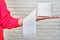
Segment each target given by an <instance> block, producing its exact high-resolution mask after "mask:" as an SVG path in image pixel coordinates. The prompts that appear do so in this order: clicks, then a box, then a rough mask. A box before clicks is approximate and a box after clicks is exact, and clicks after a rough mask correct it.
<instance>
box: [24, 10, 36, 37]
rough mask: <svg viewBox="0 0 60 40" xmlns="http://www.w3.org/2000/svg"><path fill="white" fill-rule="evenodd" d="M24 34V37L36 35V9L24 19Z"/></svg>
mask: <svg viewBox="0 0 60 40" xmlns="http://www.w3.org/2000/svg"><path fill="white" fill-rule="evenodd" d="M23 34H24V37H29V38H33V37H36V9H35V10H34V11H32V13H31V14H30V15H28V16H27V17H26V18H25V19H24V21H23Z"/></svg>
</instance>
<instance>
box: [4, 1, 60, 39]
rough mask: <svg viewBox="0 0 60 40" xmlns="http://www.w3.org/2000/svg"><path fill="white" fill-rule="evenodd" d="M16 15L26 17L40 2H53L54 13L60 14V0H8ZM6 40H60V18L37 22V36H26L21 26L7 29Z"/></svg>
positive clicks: (12, 11) (12, 12) (11, 9)
mask: <svg viewBox="0 0 60 40" xmlns="http://www.w3.org/2000/svg"><path fill="white" fill-rule="evenodd" d="M6 2H7V5H8V8H9V10H10V11H11V14H12V15H13V16H14V17H19V18H20V17H22V18H25V17H26V16H27V15H28V14H29V13H30V12H31V11H32V10H33V9H34V8H35V7H36V4H37V3H38V2H52V3H53V5H52V14H53V15H58V16H60V0H6ZM4 32H5V33H4V36H5V40H60V19H50V20H49V19H47V20H42V21H39V22H37V33H38V34H37V36H38V37H36V38H24V37H23V31H22V27H21V28H15V29H11V30H8V29H5V30H4Z"/></svg>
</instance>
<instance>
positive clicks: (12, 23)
mask: <svg viewBox="0 0 60 40" xmlns="http://www.w3.org/2000/svg"><path fill="white" fill-rule="evenodd" d="M18 26H19V25H18V19H17V18H13V17H12V16H11V15H10V12H9V11H8V10H7V6H6V3H5V0H0V40H4V36H3V29H4V28H8V29H10V28H16V27H18Z"/></svg>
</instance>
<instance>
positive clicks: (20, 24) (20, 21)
mask: <svg viewBox="0 0 60 40" xmlns="http://www.w3.org/2000/svg"><path fill="white" fill-rule="evenodd" d="M18 24H19V26H23V18H20V19H19V20H18Z"/></svg>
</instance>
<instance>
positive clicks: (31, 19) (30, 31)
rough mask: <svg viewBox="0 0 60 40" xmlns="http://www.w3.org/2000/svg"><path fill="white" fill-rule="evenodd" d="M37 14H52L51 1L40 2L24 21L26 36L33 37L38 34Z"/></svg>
mask: <svg viewBox="0 0 60 40" xmlns="http://www.w3.org/2000/svg"><path fill="white" fill-rule="evenodd" d="M36 16H51V3H39V4H38V5H37V8H35V9H34V10H33V11H32V12H31V13H30V14H29V15H28V16H27V17H26V18H25V19H24V21H23V35H24V37H29V38H33V37H36V36H37V32H36Z"/></svg>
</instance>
